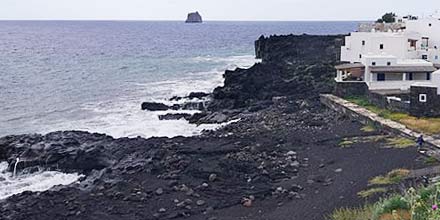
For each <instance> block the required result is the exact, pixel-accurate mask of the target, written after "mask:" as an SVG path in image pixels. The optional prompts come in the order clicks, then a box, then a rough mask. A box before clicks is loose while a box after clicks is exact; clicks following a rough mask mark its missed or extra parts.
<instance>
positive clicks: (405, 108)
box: [368, 91, 410, 113]
mask: <svg viewBox="0 0 440 220" xmlns="http://www.w3.org/2000/svg"><path fill="white" fill-rule="evenodd" d="M390 96H395V97H398V98H401V99H402V101H398V100H394V99H388V98H387V96H385V95H381V94H378V93H374V92H370V91H368V100H369V101H370V102H371V103H373V104H374V105H376V106H379V107H380V108H385V109H388V110H390V111H396V112H405V113H409V112H410V105H409V103H406V102H405V101H406V100H408V98H407V97H405V96H406V95H400V94H399V95H390Z"/></svg>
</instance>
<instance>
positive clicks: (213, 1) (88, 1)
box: [0, 0, 440, 21]
mask: <svg viewBox="0 0 440 220" xmlns="http://www.w3.org/2000/svg"><path fill="white" fill-rule="evenodd" d="M436 9H438V10H439V11H440V1H439V0H422V1H414V0H362V1H359V0H0V19H1V20H33V19H39V20H184V19H185V18H186V15H187V13H188V12H192V11H199V12H200V13H201V14H202V16H203V18H204V19H205V20H242V21H247V20H276V21H291V20H332V21H335V20H375V19H377V18H378V17H380V16H381V15H382V14H384V13H385V12H390V11H393V12H397V13H398V14H402V15H403V14H413V15H418V16H423V15H425V16H427V15H430V14H433V13H434V12H435V11H436Z"/></svg>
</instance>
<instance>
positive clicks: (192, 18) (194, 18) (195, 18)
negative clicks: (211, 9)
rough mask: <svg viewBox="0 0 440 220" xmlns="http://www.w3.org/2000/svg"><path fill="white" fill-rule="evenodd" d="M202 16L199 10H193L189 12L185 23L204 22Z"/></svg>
mask: <svg viewBox="0 0 440 220" xmlns="http://www.w3.org/2000/svg"><path fill="white" fill-rule="evenodd" d="M202 22H203V20H202V16H201V15H200V14H199V12H198V11H196V12H192V13H189V14H188V18H187V19H186V21H185V23H202Z"/></svg>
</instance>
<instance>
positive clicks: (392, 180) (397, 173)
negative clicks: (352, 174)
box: [369, 169, 410, 185]
mask: <svg viewBox="0 0 440 220" xmlns="http://www.w3.org/2000/svg"><path fill="white" fill-rule="evenodd" d="M409 173H410V171H409V170H406V169H396V170H393V171H391V172H389V173H388V174H387V175H385V176H377V177H374V178H373V179H371V180H370V181H369V185H391V184H396V183H399V182H400V181H402V180H403V179H404V178H405V177H407V176H408V175H409Z"/></svg>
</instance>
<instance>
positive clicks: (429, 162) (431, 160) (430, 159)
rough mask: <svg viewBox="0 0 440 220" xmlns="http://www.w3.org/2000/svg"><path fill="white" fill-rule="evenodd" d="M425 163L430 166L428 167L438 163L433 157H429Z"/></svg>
mask: <svg viewBox="0 0 440 220" xmlns="http://www.w3.org/2000/svg"><path fill="white" fill-rule="evenodd" d="M425 163H426V164H430V165H431V164H436V163H438V160H437V159H436V158H435V157H433V156H430V157H428V158H426V159H425Z"/></svg>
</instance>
